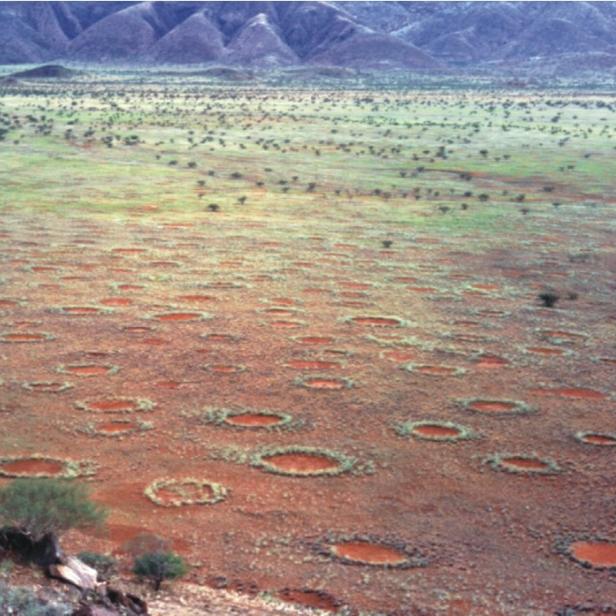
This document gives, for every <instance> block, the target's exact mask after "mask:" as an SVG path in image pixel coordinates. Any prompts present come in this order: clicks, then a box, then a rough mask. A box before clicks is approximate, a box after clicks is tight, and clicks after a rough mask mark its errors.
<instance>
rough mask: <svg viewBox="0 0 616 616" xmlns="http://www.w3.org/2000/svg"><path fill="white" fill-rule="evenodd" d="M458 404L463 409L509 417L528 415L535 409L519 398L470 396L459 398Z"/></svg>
mask: <svg viewBox="0 0 616 616" xmlns="http://www.w3.org/2000/svg"><path fill="white" fill-rule="evenodd" d="M458 405H459V406H460V408H462V409H463V410H465V411H470V412H472V413H480V414H482V415H489V416H492V417H510V416H513V415H528V414H530V413H534V412H536V410H535V409H534V408H533V407H531V406H529V405H528V404H526V403H525V402H521V401H519V400H499V399H493V398H471V399H469V400H459V401H458Z"/></svg>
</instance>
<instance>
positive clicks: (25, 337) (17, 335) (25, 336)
mask: <svg viewBox="0 0 616 616" xmlns="http://www.w3.org/2000/svg"><path fill="white" fill-rule="evenodd" d="M43 340H46V336H45V334H34V333H33V334H30V333H26V332H23V333H21V332H13V333H8V334H2V335H1V336H0V341H4V342H42V341H43Z"/></svg>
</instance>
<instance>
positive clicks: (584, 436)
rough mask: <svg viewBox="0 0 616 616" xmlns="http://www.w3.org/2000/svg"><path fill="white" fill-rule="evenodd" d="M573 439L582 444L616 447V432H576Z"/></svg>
mask: <svg viewBox="0 0 616 616" xmlns="http://www.w3.org/2000/svg"><path fill="white" fill-rule="evenodd" d="M575 439H576V440H577V441H579V442H580V443H582V444H584V445H594V446H595V447H616V433H614V432H592V431H590V432H576V434H575Z"/></svg>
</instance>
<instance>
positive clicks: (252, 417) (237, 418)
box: [225, 413, 284, 428]
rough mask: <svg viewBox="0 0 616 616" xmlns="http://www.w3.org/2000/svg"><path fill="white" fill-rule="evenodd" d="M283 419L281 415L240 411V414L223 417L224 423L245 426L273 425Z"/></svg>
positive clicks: (260, 426)
mask: <svg viewBox="0 0 616 616" xmlns="http://www.w3.org/2000/svg"><path fill="white" fill-rule="evenodd" d="M283 421H284V419H283V418H282V417H278V416H276V415H264V414H259V413H242V414H240V415H230V416H228V417H226V418H225V423H228V424H231V425H232V426H245V427H251V428H252V427H254V428H262V427H269V426H275V425H277V424H279V423H282V422H283Z"/></svg>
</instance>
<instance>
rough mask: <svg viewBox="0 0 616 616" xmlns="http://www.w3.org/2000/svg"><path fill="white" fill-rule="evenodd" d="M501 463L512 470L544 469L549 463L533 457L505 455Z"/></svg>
mask: <svg viewBox="0 0 616 616" xmlns="http://www.w3.org/2000/svg"><path fill="white" fill-rule="evenodd" d="M501 464H502V465H503V466H506V467H510V468H512V469H514V470H524V471H545V470H547V469H548V468H550V466H549V464H547V463H546V462H543V461H542V460H538V459H535V458H521V457H518V456H505V457H503V458H502V459H501Z"/></svg>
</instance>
